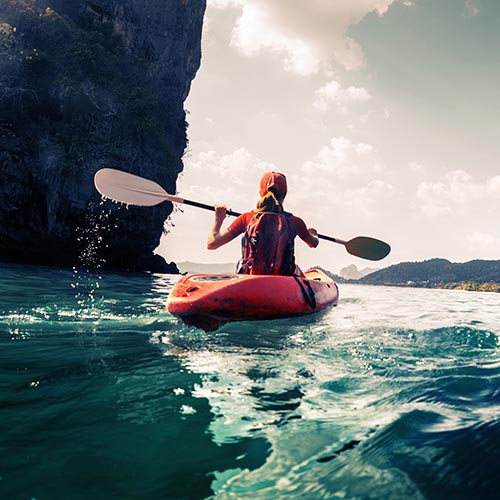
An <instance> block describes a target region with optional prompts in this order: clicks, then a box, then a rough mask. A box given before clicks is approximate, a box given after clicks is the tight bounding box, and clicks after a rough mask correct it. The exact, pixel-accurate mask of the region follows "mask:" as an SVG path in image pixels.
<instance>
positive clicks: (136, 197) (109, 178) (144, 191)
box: [94, 168, 391, 260]
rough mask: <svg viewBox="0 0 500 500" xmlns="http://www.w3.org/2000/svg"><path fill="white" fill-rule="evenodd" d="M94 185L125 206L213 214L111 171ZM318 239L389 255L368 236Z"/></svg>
mask: <svg viewBox="0 0 500 500" xmlns="http://www.w3.org/2000/svg"><path fill="white" fill-rule="evenodd" d="M94 184H95V187H96V189H97V191H99V193H101V194H102V195H103V196H104V197H105V198H109V199H110V200H113V201H118V202H120V203H125V204H127V205H140V206H146V207H152V206H154V205H158V204H159V203H162V202H163V201H170V202H172V203H183V204H184V205H190V206H192V207H197V208H203V209H204V210H211V211H212V212H214V211H215V208H214V207H213V206H212V205H206V204H205V203H200V202H198V201H192V200H186V199H185V198H180V197H179V196H173V195H171V194H169V193H167V192H166V191H165V190H164V189H163V188H162V187H161V186H160V185H159V184H157V183H156V182H153V181H150V180H148V179H144V178H143V177H139V176H138V175H134V174H129V173H128V172H123V171H121V170H115V169H113V168H103V169H101V170H99V171H98V172H97V173H96V174H95V177H94ZM227 215H231V216H233V217H238V215H241V214H240V213H238V212H235V211H234V210H228V211H227ZM318 238H320V239H322V240H327V241H333V242H334V243H339V244H340V245H344V246H345V248H346V250H347V252H348V253H350V254H351V255H355V256H356V257H361V258H363V259H368V260H380V259H383V258H384V257H386V256H387V255H388V254H389V252H390V251H391V247H390V246H389V245H388V244H387V243H385V242H383V241H380V240H376V239H375V238H369V237H368V236H357V237H356V238H353V239H352V240H349V241H344V240H341V239H338V238H333V237H332V236H325V235H324V234H318Z"/></svg>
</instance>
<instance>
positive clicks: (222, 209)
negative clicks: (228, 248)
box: [214, 205, 227, 223]
mask: <svg viewBox="0 0 500 500" xmlns="http://www.w3.org/2000/svg"><path fill="white" fill-rule="evenodd" d="M214 208H215V220H216V221H217V222H219V223H222V221H223V220H224V219H225V218H226V212H227V208H226V206H225V205H214Z"/></svg>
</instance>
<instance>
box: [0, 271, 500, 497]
mask: <svg viewBox="0 0 500 500" xmlns="http://www.w3.org/2000/svg"><path fill="white" fill-rule="evenodd" d="M175 279H176V277H170V276H159V275H148V274H113V273H102V274H92V273H90V274H88V275H85V276H83V277H82V276H81V275H80V274H79V273H75V272H74V271H71V270H68V271H64V270H53V269H47V268H36V267H26V266H4V268H3V273H2V277H1V280H0V287H1V289H0V291H1V293H2V297H4V300H3V302H2V303H1V304H0V391H1V392H0V395H1V401H2V411H1V414H0V416H1V419H2V424H3V425H2V429H3V432H2V434H1V437H0V448H1V449H2V450H4V451H5V453H3V457H4V458H0V468H1V469H0V470H1V472H0V476H1V479H0V496H1V497H2V498H77V499H79V498H82V499H84V498H153V499H154V498H158V499H160V498H161V499H165V498H193V499H194V498H217V499H225V498H238V499H240V498H253V499H276V498H306V499H311V500H313V499H314V500H316V499H322V498H325V499H326V498H374V499H375V498H377V499H378V498H384V499H386V498H394V499H396V498H397V499H401V498H422V499H423V498H439V499H440V498H498V497H500V492H499V489H498V488H499V487H498V486H497V481H496V475H497V474H496V472H497V471H496V467H497V466H496V464H497V463H498V458H500V457H499V456H498V455H499V453H498V451H497V449H498V442H499V441H498V438H499V420H498V415H499V411H500V408H499V401H500V398H499V396H500V393H499V391H500V389H499V387H500V384H499V382H500V357H499V352H498V351H499V349H498V347H499V345H498V334H499V333H500V327H499V323H498V312H497V311H498V306H499V305H500V297H499V296H498V295H495V294H486V293H469V292H457V291H441V290H416V289H396V288H384V287H367V286H355V285H344V286H342V287H341V300H340V302H339V305H338V306H337V307H336V308H334V309H331V310H329V311H326V312H324V313H322V314H318V315H313V316H309V317H304V318H300V319H287V320H279V321H269V322H254V323H250V322H247V323H233V324H227V325H224V326H223V327H222V328H221V329H219V330H217V331H216V332H212V333H205V332H203V331H201V330H196V329H193V328H187V327H185V326H183V325H182V324H181V323H180V322H179V321H178V320H176V319H175V318H173V317H172V316H170V315H169V314H168V313H167V312H166V311H165V307H164V305H165V300H166V296H167V294H168V291H169V289H170V288H171V286H172V284H173V282H174V280H175ZM75 283H77V286H76V287H75ZM5 457H8V459H6V458H5Z"/></svg>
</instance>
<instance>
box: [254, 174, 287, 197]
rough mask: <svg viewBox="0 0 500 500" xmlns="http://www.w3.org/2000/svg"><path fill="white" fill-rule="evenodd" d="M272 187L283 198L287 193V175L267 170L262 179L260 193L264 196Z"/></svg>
mask: <svg viewBox="0 0 500 500" xmlns="http://www.w3.org/2000/svg"><path fill="white" fill-rule="evenodd" d="M270 188H274V192H275V194H276V195H277V196H278V198H281V199H282V200H283V199H284V198H285V196H286V193H287V186H286V177H285V176H284V175H283V174H280V173H279V172H266V173H265V174H264V175H263V176H262V179H261V180H260V189H259V194H260V195H261V196H264V195H265V194H266V193H267V192H268V191H269V189H270Z"/></svg>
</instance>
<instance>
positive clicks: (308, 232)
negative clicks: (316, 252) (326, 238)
mask: <svg viewBox="0 0 500 500" xmlns="http://www.w3.org/2000/svg"><path fill="white" fill-rule="evenodd" d="M292 219H293V221H294V223H295V228H296V229H297V235H298V236H299V237H300V239H301V240H302V241H305V242H306V243H307V244H308V245H309V246H310V247H311V248H316V247H317V246H318V245H319V238H318V231H316V229H314V228H313V227H310V228H308V227H307V226H306V224H305V222H304V221H303V220H302V219H300V218H299V217H295V216H292Z"/></svg>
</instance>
